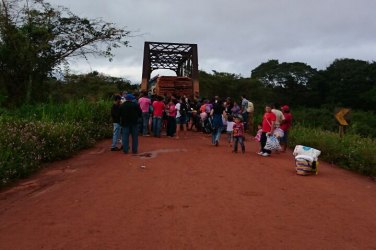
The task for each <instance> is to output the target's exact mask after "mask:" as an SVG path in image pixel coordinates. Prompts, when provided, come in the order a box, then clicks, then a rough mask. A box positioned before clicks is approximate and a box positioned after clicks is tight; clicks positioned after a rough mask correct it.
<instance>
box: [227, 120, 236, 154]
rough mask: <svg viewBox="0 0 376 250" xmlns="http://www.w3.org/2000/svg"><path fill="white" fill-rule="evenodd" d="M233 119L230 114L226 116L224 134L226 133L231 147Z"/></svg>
mask: <svg viewBox="0 0 376 250" xmlns="http://www.w3.org/2000/svg"><path fill="white" fill-rule="evenodd" d="M234 124H235V122H234V120H233V118H232V116H231V115H228V116H227V127H226V134H227V142H228V144H229V145H230V147H232V142H233V141H234V138H233V136H232V131H233V128H234Z"/></svg>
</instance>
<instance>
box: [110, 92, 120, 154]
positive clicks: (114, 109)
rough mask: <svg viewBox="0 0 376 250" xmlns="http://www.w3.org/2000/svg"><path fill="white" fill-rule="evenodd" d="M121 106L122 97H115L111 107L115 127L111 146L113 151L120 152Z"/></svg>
mask: <svg viewBox="0 0 376 250" xmlns="http://www.w3.org/2000/svg"><path fill="white" fill-rule="evenodd" d="M120 104H121V96H120V95H115V96H114V103H113V105H112V107H111V117H112V124H113V127H114V130H113V133H112V144H111V151H119V150H120V148H118V147H117V146H116V145H117V143H118V139H119V136H120V128H121V126H120Z"/></svg>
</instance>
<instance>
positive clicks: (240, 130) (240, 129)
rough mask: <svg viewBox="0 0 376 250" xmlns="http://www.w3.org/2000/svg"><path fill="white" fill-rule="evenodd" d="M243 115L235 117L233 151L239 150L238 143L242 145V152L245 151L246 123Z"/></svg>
mask: <svg viewBox="0 0 376 250" xmlns="http://www.w3.org/2000/svg"><path fill="white" fill-rule="evenodd" d="M242 120H243V119H242V118H241V116H237V117H235V123H234V125H233V131H232V133H233V136H234V150H233V151H232V152H234V153H237V152H238V143H240V146H241V147H242V153H243V154H244V153H245V145H244V124H243V123H242Z"/></svg>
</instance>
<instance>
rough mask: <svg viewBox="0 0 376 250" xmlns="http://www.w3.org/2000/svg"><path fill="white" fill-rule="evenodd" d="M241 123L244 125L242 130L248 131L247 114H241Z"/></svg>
mask: <svg viewBox="0 0 376 250" xmlns="http://www.w3.org/2000/svg"><path fill="white" fill-rule="evenodd" d="M242 117H243V123H244V130H247V129H248V112H244V113H242Z"/></svg>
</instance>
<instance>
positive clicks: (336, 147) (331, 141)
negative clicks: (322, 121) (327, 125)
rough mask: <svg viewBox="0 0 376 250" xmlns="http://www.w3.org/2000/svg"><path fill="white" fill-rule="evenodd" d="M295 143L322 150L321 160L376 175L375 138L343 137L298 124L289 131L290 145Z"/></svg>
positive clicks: (353, 135) (352, 135)
mask: <svg viewBox="0 0 376 250" xmlns="http://www.w3.org/2000/svg"><path fill="white" fill-rule="evenodd" d="M295 145H305V146H309V147H313V148H316V149H318V150H320V151H321V155H320V157H319V159H321V160H325V161H328V162H330V163H333V164H336V165H338V166H340V167H343V168H345V169H350V170H353V171H356V172H358V173H361V174H364V175H368V176H373V177H376V153H375V152H376V140H375V139H372V138H364V137H361V136H359V135H355V134H346V135H345V136H344V137H342V138H341V137H340V136H339V134H338V133H334V132H329V131H325V130H322V129H318V128H305V127H302V126H299V125H297V126H294V127H293V129H291V131H290V133H289V147H291V148H294V147H295Z"/></svg>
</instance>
